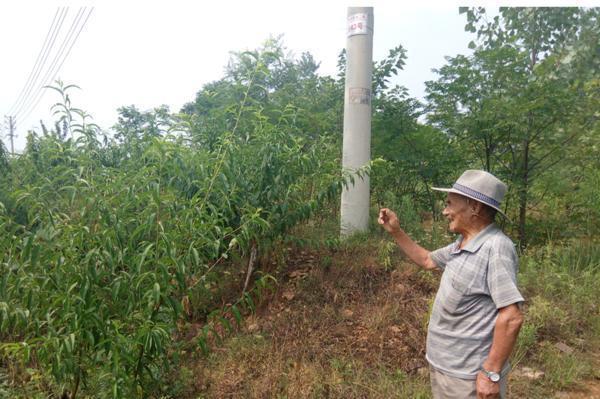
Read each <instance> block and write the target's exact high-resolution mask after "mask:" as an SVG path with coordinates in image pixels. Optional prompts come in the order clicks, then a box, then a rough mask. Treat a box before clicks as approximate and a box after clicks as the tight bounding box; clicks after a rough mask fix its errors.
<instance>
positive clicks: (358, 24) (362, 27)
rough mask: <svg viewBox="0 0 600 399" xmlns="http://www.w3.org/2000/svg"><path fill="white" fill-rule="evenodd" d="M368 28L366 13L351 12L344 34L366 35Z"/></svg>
mask: <svg viewBox="0 0 600 399" xmlns="http://www.w3.org/2000/svg"><path fill="white" fill-rule="evenodd" d="M368 28H369V27H368V16H367V14H366V13H359V14H352V15H350V16H349V17H348V29H347V31H346V36H353V35H366V34H367V33H368Z"/></svg>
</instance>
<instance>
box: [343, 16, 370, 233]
mask: <svg viewBox="0 0 600 399" xmlns="http://www.w3.org/2000/svg"><path fill="white" fill-rule="evenodd" d="M373 22H374V19H373V7H348V28H347V35H346V36H347V41H346V88H345V94H344V145H343V157H342V166H343V168H344V170H347V171H351V172H352V173H355V171H356V170H357V169H359V168H361V167H363V166H365V165H367V164H368V163H369V162H370V160H371V80H372V74H373V71H372V69H373ZM354 176H355V181H354V185H352V184H350V185H349V186H348V188H347V189H344V190H343V192H342V206H341V235H342V236H349V235H351V234H352V233H355V232H358V231H367V229H368V227H369V204H370V199H369V177H368V176H363V178H360V177H358V176H356V174H354Z"/></svg>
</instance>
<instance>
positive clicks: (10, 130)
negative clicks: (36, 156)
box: [8, 116, 15, 155]
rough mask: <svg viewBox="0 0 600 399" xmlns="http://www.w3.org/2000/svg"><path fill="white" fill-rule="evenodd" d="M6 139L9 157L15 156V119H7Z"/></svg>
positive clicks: (12, 117)
mask: <svg viewBox="0 0 600 399" xmlns="http://www.w3.org/2000/svg"><path fill="white" fill-rule="evenodd" d="M8 137H9V138H10V155H15V118H14V116H9V117H8Z"/></svg>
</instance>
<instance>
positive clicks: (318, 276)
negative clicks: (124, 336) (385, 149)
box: [190, 243, 436, 398]
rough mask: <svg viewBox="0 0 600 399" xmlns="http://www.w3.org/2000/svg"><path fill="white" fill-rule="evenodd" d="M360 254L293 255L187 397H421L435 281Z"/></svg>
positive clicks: (202, 368) (198, 372) (364, 248)
mask: <svg viewBox="0 0 600 399" xmlns="http://www.w3.org/2000/svg"><path fill="white" fill-rule="evenodd" d="M369 248H377V245H372V243H363V244H361V245H356V246H346V247H345V248H343V249H339V250H336V251H333V252H332V251H330V250H320V252H315V251H307V250H303V251H301V250H294V251H292V253H291V254H290V255H289V256H288V260H287V262H286V267H285V268H284V270H283V272H282V274H281V275H280V276H279V279H280V281H281V280H283V281H281V283H280V287H279V290H278V292H277V293H276V294H274V296H273V297H272V298H270V300H269V301H267V302H266V303H265V304H264V305H263V306H262V307H260V308H259V309H258V310H257V312H256V313H255V314H254V315H251V316H249V317H247V319H246V320H245V323H244V326H243V329H242V330H241V331H239V333H238V334H236V335H235V336H234V337H231V338H229V339H227V340H226V341H225V342H224V344H223V346H221V347H217V348H215V350H214V351H213V352H212V353H211V354H210V355H209V357H208V358H205V359H199V360H198V361H197V362H196V363H195V364H194V366H193V370H194V373H193V374H194V375H195V383H194V389H193V391H194V392H193V395H190V397H198V395H200V396H201V397H203V396H204V397H240V398H242V397H243V398H271V397H289V398H321V397H336V398H337V397H344V398H364V397H371V398H387V397H428V395H429V393H428V392H427V383H426V379H427V376H426V373H423V370H424V369H425V367H426V362H425V358H424V350H425V347H424V345H425V334H426V321H427V318H428V313H429V305H430V301H431V298H432V295H433V294H434V291H435V286H436V281H435V278H433V279H432V278H431V277H428V276H426V275H425V274H423V273H421V272H419V271H418V270H417V269H416V268H415V267H414V266H411V265H408V264H404V263H400V262H398V261H395V262H393V263H394V265H393V267H392V268H386V267H383V266H382V265H380V264H379V263H378V261H377V257H376V255H377V254H376V253H372V252H373V250H369ZM396 259H400V257H396ZM409 376H411V377H409Z"/></svg>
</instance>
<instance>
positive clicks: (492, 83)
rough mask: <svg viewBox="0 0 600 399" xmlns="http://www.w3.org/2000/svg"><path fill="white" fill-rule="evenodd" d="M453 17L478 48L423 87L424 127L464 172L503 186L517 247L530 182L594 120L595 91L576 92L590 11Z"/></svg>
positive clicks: (593, 14)
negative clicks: (453, 150)
mask: <svg viewBox="0 0 600 399" xmlns="http://www.w3.org/2000/svg"><path fill="white" fill-rule="evenodd" d="M461 12H464V13H466V16H467V21H468V23H467V25H466V27H465V29H466V30H467V31H471V32H477V43H473V45H472V46H470V47H472V48H473V49H474V52H473V55H471V56H462V55H459V56H456V57H453V58H448V64H447V65H445V66H443V67H442V68H440V69H438V70H437V72H438V73H439V75H440V77H439V79H438V80H437V81H435V82H428V83H427V90H428V100H429V102H430V104H431V110H432V113H431V115H430V121H431V122H432V123H434V124H435V125H436V126H438V127H440V128H441V129H442V130H443V131H444V132H446V133H447V134H448V135H450V136H451V137H455V138H456V141H457V143H458V144H459V146H460V147H461V148H462V153H463V154H472V156H471V157H469V158H468V160H469V162H470V163H471V164H473V165H474V166H476V167H479V168H483V169H486V170H489V171H492V172H493V173H495V174H497V175H498V176H499V177H501V178H504V179H505V180H507V181H508V182H509V183H510V186H511V191H510V192H509V195H508V200H507V204H508V208H507V210H508V211H509V213H511V214H513V215H517V216H516V218H518V229H519V239H520V241H521V244H522V245H524V244H525V242H526V239H527V236H526V223H527V219H526V217H527V211H528V208H529V204H530V203H531V202H534V203H535V202H537V201H538V200H539V199H540V197H539V194H540V192H539V191H537V190H536V189H535V188H534V184H535V182H536V180H538V179H541V178H543V177H544V175H546V174H551V173H554V172H555V171H556V170H559V169H561V168H562V167H563V166H564V165H562V164H561V161H563V160H564V158H565V154H571V153H573V154H575V153H576V152H575V151H577V149H578V148H579V146H580V140H584V139H585V137H589V135H588V134H586V132H587V131H588V130H589V129H590V128H592V129H593V128H594V123H595V120H596V119H597V118H595V117H593V116H592V115H593V114H594V112H595V111H593V110H592V109H591V108H589V106H590V105H591V104H592V103H595V102H596V101H595V100H594V98H595V92H594V91H593V90H592V91H586V90H585V89H584V87H586V86H587V87H590V85H592V86H593V82H595V81H596V80H597V73H592V74H590V70H591V69H589V66H590V65H593V64H595V63H596V62H597V60H598V54H597V46H596V47H595V48H596V50H593V49H592V48H593V46H594V45H592V44H591V43H597V40H598V35H597V25H598V24H597V10H595V9H590V10H586V9H578V8H503V9H501V10H500V15H498V16H496V17H494V18H493V19H488V18H487V16H486V13H485V10H484V9H482V8H479V9H462V10H461ZM591 37H594V39H591ZM575 59H576V60H577V61H574V60H575ZM576 65H579V67H577V66H576ZM582 65H586V67H582ZM592 70H593V69H592ZM596 71H597V70H596ZM559 165H560V166H559Z"/></svg>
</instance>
